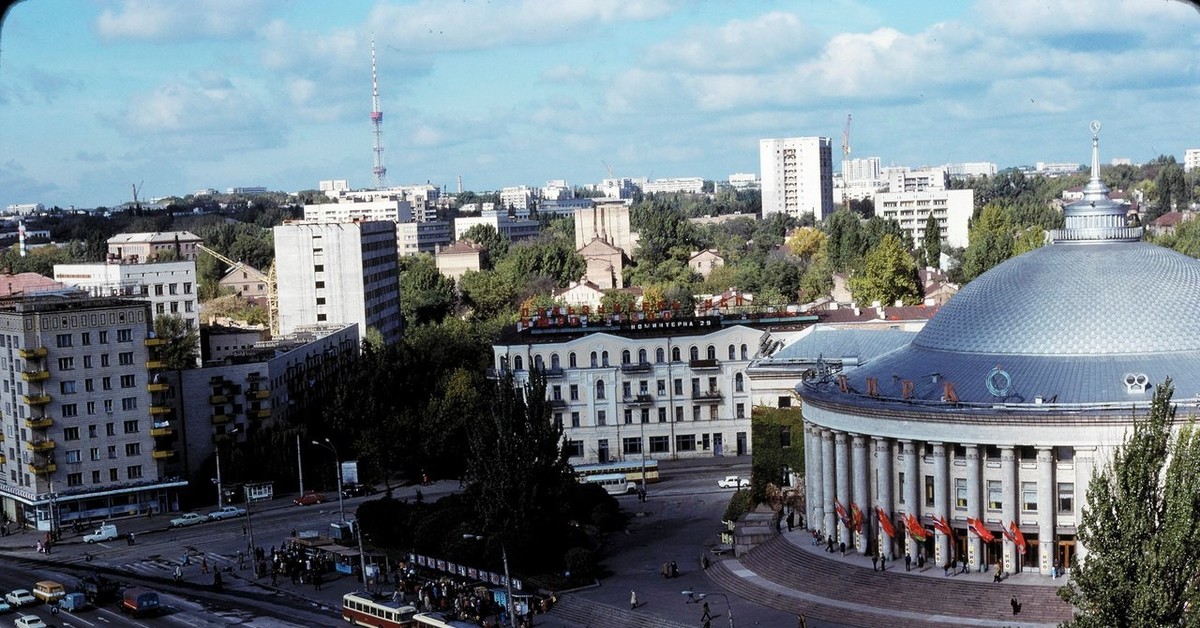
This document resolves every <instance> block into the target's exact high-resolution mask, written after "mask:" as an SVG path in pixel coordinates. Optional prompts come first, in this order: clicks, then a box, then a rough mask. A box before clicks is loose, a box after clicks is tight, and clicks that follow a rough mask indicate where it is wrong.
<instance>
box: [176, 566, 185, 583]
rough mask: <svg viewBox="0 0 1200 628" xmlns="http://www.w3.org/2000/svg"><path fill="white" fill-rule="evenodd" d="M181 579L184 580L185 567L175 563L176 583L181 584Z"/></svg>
mask: <svg viewBox="0 0 1200 628" xmlns="http://www.w3.org/2000/svg"><path fill="white" fill-rule="evenodd" d="M181 581H183V569H182V568H180V567H179V565H175V584H179V583H180V582H181Z"/></svg>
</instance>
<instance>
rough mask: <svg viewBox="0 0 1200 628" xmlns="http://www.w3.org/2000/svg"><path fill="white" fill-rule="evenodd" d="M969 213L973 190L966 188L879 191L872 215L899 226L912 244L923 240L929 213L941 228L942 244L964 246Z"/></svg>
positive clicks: (973, 198)
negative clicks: (908, 236) (909, 237)
mask: <svg viewBox="0 0 1200 628" xmlns="http://www.w3.org/2000/svg"><path fill="white" fill-rule="evenodd" d="M973 211H975V191H974V190H970V189H967V190H927V191H924V192H880V193H879V194H878V195H876V197H875V215H876V216H881V217H883V218H888V219H893V220H895V221H896V222H898V223H900V228H901V229H904V230H905V231H908V232H909V233H910V234H912V237H913V242H921V241H922V240H923V239H924V237H925V222H926V221H927V220H928V219H929V214H930V212H932V213H933V215H934V217H935V218H937V221H938V225H939V226H940V227H941V231H942V234H941V236H942V241H943V242H946V243H949V244H950V246H964V247H965V246H966V245H967V224H968V222H969V221H970V220H971V213H972V212H973ZM932 263H936V262H932Z"/></svg>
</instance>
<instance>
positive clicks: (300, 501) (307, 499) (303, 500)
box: [292, 491, 325, 506]
mask: <svg viewBox="0 0 1200 628" xmlns="http://www.w3.org/2000/svg"><path fill="white" fill-rule="evenodd" d="M323 501H325V496H324V495H322V494H320V493H318V492H316V491H309V492H307V493H305V494H303V495H301V496H299V497H297V498H296V499H293V500H292V503H293V504H296V505H297V506H310V505H312V504H319V503H321V502H323Z"/></svg>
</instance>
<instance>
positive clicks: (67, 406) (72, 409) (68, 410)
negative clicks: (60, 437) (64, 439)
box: [59, 403, 79, 438]
mask: <svg viewBox="0 0 1200 628" xmlns="http://www.w3.org/2000/svg"><path fill="white" fill-rule="evenodd" d="M59 412H62V415H63V417H64V418H65V417H73V416H79V406H78V405H76V404H73V403H64V404H62V406H61V407H60V408H59ZM67 430H75V438H79V428H77V427H69V428H67ZM67 430H63V431H64V432H66V431H67Z"/></svg>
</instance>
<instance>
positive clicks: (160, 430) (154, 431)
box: [150, 425, 175, 436]
mask: <svg viewBox="0 0 1200 628" xmlns="http://www.w3.org/2000/svg"><path fill="white" fill-rule="evenodd" d="M174 433H175V428H173V427H171V426H170V425H164V426H163V427H152V428H150V435H151V436H170V435H172V434H174Z"/></svg>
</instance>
